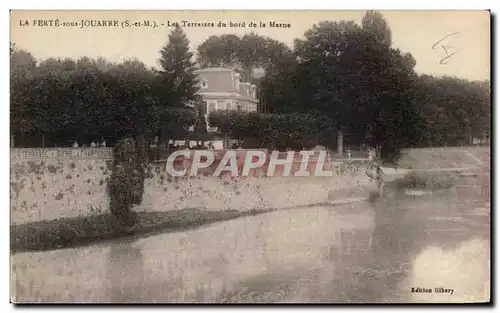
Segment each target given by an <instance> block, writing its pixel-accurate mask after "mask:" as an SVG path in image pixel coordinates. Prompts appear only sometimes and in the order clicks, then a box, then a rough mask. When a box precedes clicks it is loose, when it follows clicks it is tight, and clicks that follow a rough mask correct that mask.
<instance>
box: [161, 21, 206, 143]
mask: <svg viewBox="0 0 500 313" xmlns="http://www.w3.org/2000/svg"><path fill="white" fill-rule="evenodd" d="M160 55H161V57H160V60H159V63H160V66H161V69H160V71H159V72H158V75H159V80H158V85H157V86H156V95H157V97H158V101H159V106H160V109H159V114H160V120H165V121H167V120H169V118H168V114H169V112H171V111H169V110H168V109H169V108H183V109H185V110H192V109H190V108H191V107H192V105H193V104H195V103H197V102H198V100H199V96H198V95H197V93H198V91H199V84H198V77H197V75H196V74H195V73H194V70H195V69H196V67H195V63H194V62H193V60H192V58H193V53H192V52H190V51H189V40H188V38H187V36H186V34H185V33H184V31H183V30H182V29H181V28H180V27H176V28H175V29H174V30H172V31H171V32H170V34H169V35H168V43H167V44H166V45H165V46H164V47H163V48H162V49H161V50H160ZM193 111H194V110H193ZM175 112H177V113H178V112H180V111H178V110H177V111H175ZM193 114H194V116H195V115H196V114H195V113H194V112H193ZM160 128H161V132H160V144H164V143H165V141H166V136H167V135H168V134H167V130H168V129H171V127H170V128H169V125H163V126H162V127H160Z"/></svg>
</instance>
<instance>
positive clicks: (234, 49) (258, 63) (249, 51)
mask: <svg viewBox="0 0 500 313" xmlns="http://www.w3.org/2000/svg"><path fill="white" fill-rule="evenodd" d="M197 50H198V62H199V63H200V65H201V66H202V67H232V68H235V69H236V70H238V71H239V72H240V73H241V74H242V76H243V79H244V80H245V81H248V82H250V81H252V75H253V74H254V72H255V71H257V70H263V71H264V72H265V71H267V69H268V67H270V66H272V65H273V64H274V62H276V61H277V60H279V59H280V58H281V57H283V55H285V54H287V53H290V52H291V51H290V49H289V48H288V47H287V46H286V45H285V44H283V43H281V42H279V41H277V40H275V39H272V38H269V37H263V36H260V35H257V34H256V33H253V32H252V33H248V34H245V35H244V36H242V37H238V36H236V35H233V34H224V35H221V36H211V37H209V38H208V39H207V40H205V41H204V42H203V43H202V44H200V45H199V46H198V49H197Z"/></svg>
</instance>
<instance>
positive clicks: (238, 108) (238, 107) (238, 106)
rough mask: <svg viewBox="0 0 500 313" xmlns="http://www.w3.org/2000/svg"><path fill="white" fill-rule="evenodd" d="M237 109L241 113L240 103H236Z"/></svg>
mask: <svg viewBox="0 0 500 313" xmlns="http://www.w3.org/2000/svg"><path fill="white" fill-rule="evenodd" d="M236 109H237V110H239V111H241V104H240V103H239V102H238V101H236Z"/></svg>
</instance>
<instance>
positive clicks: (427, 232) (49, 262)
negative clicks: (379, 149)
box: [12, 188, 490, 303]
mask: <svg viewBox="0 0 500 313" xmlns="http://www.w3.org/2000/svg"><path fill="white" fill-rule="evenodd" d="M387 194H388V195H391V194H390V193H387ZM487 195H488V196H487ZM391 197H392V198H390V199H384V200H380V201H377V202H375V203H371V204H370V203H367V202H366V203H358V204H351V205H343V206H335V207H329V206H318V207H312V208H307V209H305V208H302V209H296V210H287V211H279V212H274V213H269V214H262V215H258V216H253V217H246V218H241V219H236V220H232V221H227V222H223V223H217V224H214V225H210V226H207V227H204V228H199V229H196V230H191V231H186V232H179V233H169V234H162V235H157V236H151V237H147V238H142V239H139V240H136V241H135V242H131V241H119V242H112V243H107V244H105V245H102V246H91V247H84V248H77V249H66V250H59V251H49V252H43V253H36V254H35V253H24V254H16V255H14V256H13V257H12V258H13V262H16V263H15V264H16V265H18V266H17V270H16V272H17V275H18V276H17V282H19V283H20V284H22V285H23V286H33V287H30V288H21V287H19V288H18V291H17V292H18V293H19V294H18V295H17V297H18V299H38V298H41V299H42V300H43V301H56V302H57V301H64V300H66V301H75V302H79V301H97V302H103V301H104V302H129V303H130V302H197V303H199V302H251V303H256V302H265V303H268V302H328V303H332V302H344V303H349V302H351V303H352V302H354V303H360V302H369V303H373V302H449V301H458V302H460V301H473V300H474V299H481V297H482V296H484V294H486V295H487V294H488V293H489V290H488V289H487V283H488V275H489V270H488V269H489V259H490V255H489V223H490V221H489V214H486V213H488V212H487V211H488V207H489V194H488V193H486V192H484V190H483V191H481V189H478V188H467V189H466V190H457V191H456V192H454V191H450V192H449V193H448V194H443V195H433V196H429V197H404V196H401V195H397V194H394V195H391ZM21 265H23V267H27V269H23V268H21ZM485 284H486V285H485ZM441 286H442V287H443V288H453V289H455V290H456V291H455V293H454V295H452V296H454V297H448V296H445V295H443V294H432V295H422V294H416V293H412V292H411V288H413V287H424V288H436V287H441ZM483 298H484V297H483Z"/></svg>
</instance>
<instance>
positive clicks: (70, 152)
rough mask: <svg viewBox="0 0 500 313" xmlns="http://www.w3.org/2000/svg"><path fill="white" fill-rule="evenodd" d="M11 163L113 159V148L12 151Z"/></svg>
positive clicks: (15, 149)
mask: <svg viewBox="0 0 500 313" xmlns="http://www.w3.org/2000/svg"><path fill="white" fill-rule="evenodd" d="M10 158H11V161H22V160H44V159H69V160H75V159H84V160H91V159H99V160H102V159H112V158H113V149H112V148H46V149H45V148H33V149H29V148H28V149H21V148H19V149H17V148H14V149H10Z"/></svg>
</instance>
